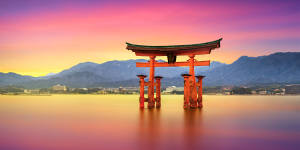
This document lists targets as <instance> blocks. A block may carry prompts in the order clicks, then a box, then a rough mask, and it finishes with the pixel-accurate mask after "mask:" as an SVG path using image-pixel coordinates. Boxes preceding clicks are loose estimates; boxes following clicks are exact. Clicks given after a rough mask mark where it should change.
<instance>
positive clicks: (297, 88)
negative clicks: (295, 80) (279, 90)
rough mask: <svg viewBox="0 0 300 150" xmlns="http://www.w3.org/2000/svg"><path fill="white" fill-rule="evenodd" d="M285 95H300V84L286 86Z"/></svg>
mask: <svg viewBox="0 0 300 150" xmlns="http://www.w3.org/2000/svg"><path fill="white" fill-rule="evenodd" d="M285 94H300V84H290V85H286V86H285Z"/></svg>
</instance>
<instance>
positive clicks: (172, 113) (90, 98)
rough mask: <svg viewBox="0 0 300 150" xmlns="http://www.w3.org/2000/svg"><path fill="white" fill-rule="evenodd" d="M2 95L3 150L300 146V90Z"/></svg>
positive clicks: (0, 147)
mask: <svg viewBox="0 0 300 150" xmlns="http://www.w3.org/2000/svg"><path fill="white" fill-rule="evenodd" d="M182 98H183V96H182V95H163V96H162V108H161V109H152V110H148V109H144V110H140V109H139V108H138V96H137V95H53V96H0V150H53V149H63V150H113V149H123V150H135V149H152V150H154V149H243V150H244V149H249V150H250V149H251V150H252V149H264V150H266V149H272V150H276V149H295V150H299V149H300V96H204V107H203V108H202V109H200V110H199V109H197V110H184V109H183V108H182V106H183V104H182V103H183V100H182Z"/></svg>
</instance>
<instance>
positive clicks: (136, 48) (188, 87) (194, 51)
mask: <svg viewBox="0 0 300 150" xmlns="http://www.w3.org/2000/svg"><path fill="white" fill-rule="evenodd" d="M221 40H222V38H220V39H218V40H216V41H211V42H207V43H200V44H191V45H169V46H147V45H136V44H131V43H127V42H126V44H127V47H126V48H127V49H128V50H131V51H133V52H135V55H136V56H149V58H150V61H149V62H137V63H136V67H150V73H149V80H148V82H145V80H144V79H145V78H146V77H147V76H146V75H138V77H139V78H140V108H144V102H148V108H154V106H156V107H157V108H159V107H160V105H161V104H160V80H161V78H162V77H160V76H154V68H155V67H190V71H189V74H182V76H183V78H184V108H188V107H190V108H197V107H202V79H203V78H204V76H195V71H194V66H209V65H210V61H209V60H206V61H197V60H195V56H196V55H204V54H210V52H211V50H213V49H215V48H219V47H220V41H221ZM178 55H179V56H182V55H187V56H189V58H190V59H189V60H188V61H185V62H176V56H178ZM156 56H167V57H168V62H156V61H155V57H156ZM195 78H197V79H198V82H196V79H195ZM154 79H155V80H156V82H154ZM145 86H148V98H145V97H144V87H145ZM154 87H156V97H155V98H154ZM197 88H198V89H197ZM155 104H156V105H155Z"/></svg>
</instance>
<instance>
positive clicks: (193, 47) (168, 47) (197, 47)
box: [126, 38, 222, 53]
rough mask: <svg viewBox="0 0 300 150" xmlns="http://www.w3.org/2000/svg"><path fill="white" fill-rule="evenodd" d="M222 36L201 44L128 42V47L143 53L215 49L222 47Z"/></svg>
mask: <svg viewBox="0 0 300 150" xmlns="http://www.w3.org/2000/svg"><path fill="white" fill-rule="evenodd" d="M221 40H222V38H220V39H218V40H215V41H211V42H206V43H199V44H189V45H166V46H149V45H137V44H131V43H128V42H126V44H127V47H126V48H127V49H128V50H132V51H134V52H141V53H148V52H163V53H165V52H168V53H170V52H171V53H172V52H177V51H182V50H184V51H186V50H187V51H190V50H196V51H197V50H200V49H203V50H204V49H209V50H212V49H215V48H219V47H220V41H221Z"/></svg>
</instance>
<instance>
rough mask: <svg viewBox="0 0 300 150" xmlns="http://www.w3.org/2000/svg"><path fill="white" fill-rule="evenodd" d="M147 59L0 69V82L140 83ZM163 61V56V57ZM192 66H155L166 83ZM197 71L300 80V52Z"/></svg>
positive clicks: (254, 81) (221, 80) (208, 81)
mask: <svg viewBox="0 0 300 150" xmlns="http://www.w3.org/2000/svg"><path fill="white" fill-rule="evenodd" d="M146 61H147V60H145V59H137V60H126V61H108V62H105V63H102V64H97V63H93V62H85V63H80V64H77V65H75V66H73V67H71V68H69V69H66V70H63V71H62V72H60V73H57V74H48V75H46V76H42V77H32V76H22V75H19V74H16V73H0V86H7V85H16V86H23V87H25V88H48V87H51V86H53V85H55V84H65V85H67V86H69V87H99V86H101V87H119V86H123V87H126V86H138V78H137V77H136V75H137V74H146V75H147V74H148V73H149V68H137V67H135V63H136V62H146ZM159 61H162V60H159ZM188 69H189V68H188V67H164V68H155V74H156V75H160V76H163V77H164V79H162V85H164V86H169V85H176V86H182V85H183V79H182V77H181V76H180V74H182V73H188ZM195 72H196V74H201V75H205V76H207V77H206V78H205V79H204V84H205V85H209V86H217V85H259V84H289V83H300V52H286V53H274V54H271V55H268V56H259V57H248V56H242V57H240V58H239V59H238V60H236V61H235V62H233V63H232V64H224V63H220V62H216V61H213V62H212V63H211V66H209V67H196V68H195Z"/></svg>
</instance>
